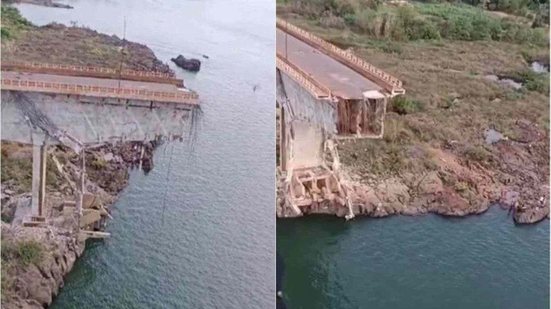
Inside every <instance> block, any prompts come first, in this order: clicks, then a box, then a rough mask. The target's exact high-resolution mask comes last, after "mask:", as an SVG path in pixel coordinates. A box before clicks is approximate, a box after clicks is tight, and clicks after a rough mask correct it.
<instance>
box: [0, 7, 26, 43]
mask: <svg viewBox="0 0 551 309" xmlns="http://www.w3.org/2000/svg"><path fill="white" fill-rule="evenodd" d="M30 26H32V24H31V23H30V22H29V21H28V20H26V19H25V18H23V17H22V16H21V14H19V11H18V10H17V9H16V8H14V7H11V6H8V5H4V4H3V5H2V26H1V28H0V30H1V32H2V40H10V39H13V38H16V37H17V36H18V35H19V34H20V33H21V31H23V30H26V29H28V28H29V27H30Z"/></svg>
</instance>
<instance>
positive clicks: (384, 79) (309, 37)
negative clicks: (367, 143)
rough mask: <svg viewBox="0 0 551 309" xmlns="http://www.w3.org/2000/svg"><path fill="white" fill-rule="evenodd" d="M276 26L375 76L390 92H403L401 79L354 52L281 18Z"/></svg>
mask: <svg viewBox="0 0 551 309" xmlns="http://www.w3.org/2000/svg"><path fill="white" fill-rule="evenodd" d="M276 27H278V28H280V29H282V30H283V31H285V32H287V33H289V34H291V35H293V36H295V37H297V38H298V39H300V40H302V41H304V42H306V43H309V44H311V45H313V46H316V47H319V48H321V49H322V50H324V51H325V52H326V53H328V54H329V55H330V56H333V57H335V58H337V59H341V60H342V61H344V62H346V63H347V64H348V65H349V66H350V67H351V68H353V69H355V70H356V71H359V73H362V72H363V74H367V75H369V77H373V78H375V79H376V80H378V81H380V83H381V86H383V87H384V88H385V89H387V90H388V91H390V92H391V94H401V93H404V92H405V91H404V89H403V87H402V81H400V80H399V79H397V78H396V77H394V76H392V75H390V74H388V73H386V72H384V71H383V70H381V69H379V68H377V67H375V66H374V65H372V64H370V63H369V62H367V61H365V60H363V59H361V58H359V57H357V56H355V55H354V54H352V53H349V52H346V51H344V50H342V49H340V48H338V47H337V46H335V45H333V44H331V43H329V42H327V41H325V40H323V39H321V38H320V37H318V36H316V35H313V34H312V33H310V32H308V31H306V30H303V29H301V28H299V27H297V26H295V25H293V24H290V23H288V22H287V21H285V20H283V19H280V18H277V19H276Z"/></svg>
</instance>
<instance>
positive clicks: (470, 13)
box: [285, 0, 548, 46]
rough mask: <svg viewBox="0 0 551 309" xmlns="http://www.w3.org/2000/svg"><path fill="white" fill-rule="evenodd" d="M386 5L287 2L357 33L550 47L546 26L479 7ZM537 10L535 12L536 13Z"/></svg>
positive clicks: (513, 0)
mask: <svg viewBox="0 0 551 309" xmlns="http://www.w3.org/2000/svg"><path fill="white" fill-rule="evenodd" d="M517 2H518V3H517ZM524 2H527V1H526V0H508V1H499V5H500V6H501V7H502V8H503V10H504V11H505V12H508V11H516V10H518V9H517V7H519V6H521V7H523V8H525V9H526V10H528V9H529V6H528V5H527V4H526V3H524ZM382 3H383V2H382V1H378V0H371V1H361V0H313V1H301V0H290V1H288V2H287V3H286V4H285V8H286V9H287V10H289V11H291V12H293V13H297V14H300V15H302V16H305V17H307V18H309V19H312V20H314V19H315V20H318V23H319V25H320V26H324V27H332V28H337V29H343V28H349V29H350V30H352V31H353V32H357V33H361V34H367V35H369V36H370V37H372V38H378V39H391V40H398V41H404V40H405V41H411V40H440V39H449V40H462V41H479V40H493V41H505V42H514V43H528V44H534V45H539V46H546V45H548V31H547V30H546V29H545V28H543V27H531V26H530V25H529V24H523V23H520V22H518V21H517V20H515V19H512V18H507V17H503V16H499V15H495V14H492V13H491V12H488V11H486V10H482V9H480V8H479V7H476V6H472V5H468V4H462V3H415V4H413V5H403V6H391V5H382ZM538 9H539V7H538ZM544 11H545V10H543V9H542V12H544ZM538 12H539V11H538ZM545 12H547V11H545ZM526 14H527V13H526ZM535 14H536V12H533V15H535ZM544 18H545V17H541V19H544ZM539 24H541V22H539ZM539 24H538V25H539Z"/></svg>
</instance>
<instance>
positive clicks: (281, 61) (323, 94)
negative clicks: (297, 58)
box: [276, 53, 332, 98]
mask: <svg viewBox="0 0 551 309" xmlns="http://www.w3.org/2000/svg"><path fill="white" fill-rule="evenodd" d="M276 67H277V68H278V69H280V70H282V71H283V72H285V74H287V75H288V76H289V77H291V78H292V79H293V80H295V81H296V82H297V83H299V84H300V85H301V86H302V87H304V89H306V90H307V91H308V92H310V94H312V95H313V96H314V97H316V98H330V97H331V96H332V95H331V90H330V89H329V88H327V87H325V86H323V85H322V84H320V83H318V82H317V81H316V80H314V79H313V78H312V77H310V76H309V75H308V74H307V73H306V72H304V71H302V70H301V69H300V68H298V67H297V66H295V65H293V64H292V63H290V62H289V61H287V60H286V59H285V58H284V57H283V56H281V55H280V54H279V53H278V54H277V57H276Z"/></svg>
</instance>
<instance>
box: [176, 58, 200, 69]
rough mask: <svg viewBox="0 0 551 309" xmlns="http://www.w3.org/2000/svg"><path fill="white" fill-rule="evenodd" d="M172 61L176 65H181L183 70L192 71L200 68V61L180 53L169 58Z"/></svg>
mask: <svg viewBox="0 0 551 309" xmlns="http://www.w3.org/2000/svg"><path fill="white" fill-rule="evenodd" d="M170 60H172V61H173V62H174V63H176V65H177V66H179V67H181V68H182V69H184V70H188V71H192V72H198V71H199V70H200V69H201V61H199V60H198V59H194V58H189V59H188V58H186V57H184V56H182V55H179V56H178V57H176V58H172V59H170Z"/></svg>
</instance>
